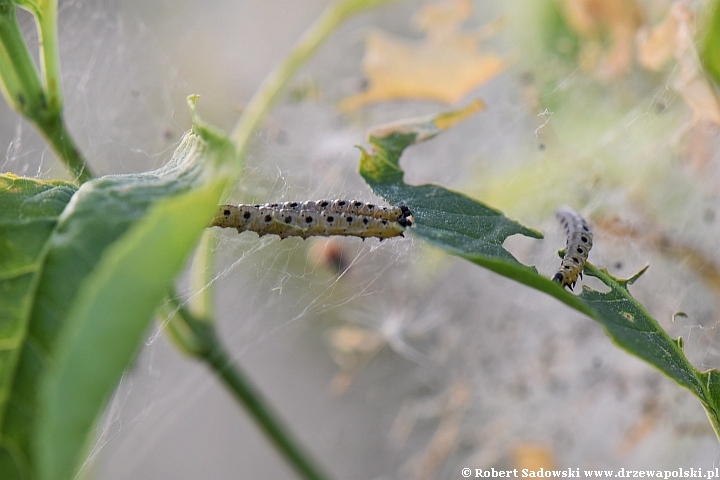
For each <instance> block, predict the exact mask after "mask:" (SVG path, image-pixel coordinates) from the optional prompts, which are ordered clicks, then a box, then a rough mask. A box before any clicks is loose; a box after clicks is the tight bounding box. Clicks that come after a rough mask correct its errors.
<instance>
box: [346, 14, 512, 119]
mask: <svg viewBox="0 0 720 480" xmlns="http://www.w3.org/2000/svg"><path fill="white" fill-rule="evenodd" d="M471 14H472V3H471V2H470V1H469V0H447V1H445V2H443V3H438V4H432V5H428V6H425V7H424V8H422V9H421V10H420V12H419V13H418V16H417V18H416V24H417V27H418V29H419V30H421V31H422V32H424V33H425V35H426V38H425V40H423V41H419V42H418V41H409V40H404V39H400V38H396V37H392V36H390V35H387V34H385V33H381V32H374V33H371V34H370V35H369V36H368V38H367V40H366V46H365V58H364V59H363V71H364V72H365V75H366V76H367V78H368V84H369V86H368V89H367V90H365V91H364V92H361V93H359V94H357V95H354V96H352V97H349V98H347V99H345V100H344V101H342V102H341V103H340V105H339V108H340V110H342V111H350V110H354V109H356V108H359V107H361V106H363V105H366V104H368V103H373V102H382V101H389V100H403V99H428V100H436V101H439V102H444V103H456V102H459V101H460V100H462V98H463V97H465V96H466V95H467V94H468V93H470V92H471V91H472V90H474V89H475V88H477V87H478V86H480V85H482V84H483V83H485V82H487V81H488V80H490V79H491V78H493V77H495V76H496V75H498V74H499V73H500V72H502V71H503V70H504V69H505V68H506V66H507V64H506V62H505V61H504V60H503V59H502V58H500V57H499V56H497V55H495V54H493V53H483V52H481V51H479V47H480V43H481V42H482V41H483V40H484V39H485V38H487V37H489V36H492V35H493V34H495V33H496V32H497V30H498V29H499V28H500V27H501V23H502V22H495V23H493V24H490V25H488V26H485V27H483V28H481V29H480V30H478V31H476V32H471V33H464V32H462V31H461V28H460V26H461V24H462V23H463V22H464V21H465V20H467V19H468V18H469V17H470V16H471Z"/></svg>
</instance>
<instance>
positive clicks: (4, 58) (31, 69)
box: [0, 0, 93, 183]
mask: <svg viewBox="0 0 720 480" xmlns="http://www.w3.org/2000/svg"><path fill="white" fill-rule="evenodd" d="M23 5H24V6H25V8H28V10H30V12H32V13H33V15H35V18H36V19H37V25H38V31H39V36H40V42H41V57H42V65H43V75H44V79H45V89H44V88H43V85H42V83H41V82H40V78H39V77H38V73H37V70H36V68H35V64H34V63H33V60H32V57H31V56H30V52H29V51H28V48H27V44H26V43H25V40H24V38H23V36H22V32H21V31H20V26H19V25H18V22H17V8H16V6H15V4H14V3H13V2H10V1H8V0H0V77H1V78H0V79H1V80H2V85H3V88H2V91H3V94H4V95H5V97H6V99H7V101H8V103H9V104H10V105H11V106H12V107H13V108H14V109H15V110H16V111H17V112H18V113H20V114H21V115H23V116H24V117H25V118H27V119H28V120H30V121H31V122H32V123H33V124H35V126H36V127H37V128H38V129H39V130H40V132H41V133H42V134H43V136H44V137H45V139H46V140H47V141H48V142H49V143H50V145H51V146H52V148H53V150H54V151H55V153H56V154H57V155H58V157H59V158H60V160H61V161H62V162H63V163H65V165H67V166H68V168H69V169H70V171H71V172H72V174H73V175H74V176H75V178H76V180H77V181H78V182H79V183H84V182H86V181H88V180H90V179H91V178H93V174H92V171H91V170H90V168H89V167H88V165H87V163H86V162H85V159H84V158H83V156H82V154H81V153H80V150H79V149H78V147H77V145H75V142H74V141H73V139H72V136H71V135H70V133H69V132H68V130H67V127H66V126H65V122H64V120H63V117H62V102H63V100H62V86H61V82H60V63H59V58H58V50H57V45H58V40H57V0H46V1H44V2H42V5H39V4H34V3H30V2H24V3H23Z"/></svg>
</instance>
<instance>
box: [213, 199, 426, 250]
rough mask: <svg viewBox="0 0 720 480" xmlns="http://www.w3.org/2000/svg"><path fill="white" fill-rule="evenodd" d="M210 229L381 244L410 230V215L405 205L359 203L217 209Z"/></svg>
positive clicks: (321, 203) (301, 203)
mask: <svg viewBox="0 0 720 480" xmlns="http://www.w3.org/2000/svg"><path fill="white" fill-rule="evenodd" d="M210 226H213V227H225V228H236V229H237V231H238V233H241V232H244V231H252V232H255V233H257V234H258V235H260V236H263V235H277V236H279V237H280V238H287V237H302V238H307V237H312V236H323V237H328V236H331V235H348V236H354V237H362V238H371V237H377V238H379V239H381V240H382V239H384V238H391V237H398V236H399V237H402V236H403V232H404V231H405V228H407V227H410V226H412V213H410V210H409V209H408V208H407V207H406V206H405V205H400V206H398V207H383V206H378V205H374V204H372V203H365V202H361V201H358V200H318V201H307V202H284V203H266V204H264V205H244V204H241V205H220V206H219V207H218V213H217V215H216V216H215V218H214V219H213V221H212V223H211V224H210Z"/></svg>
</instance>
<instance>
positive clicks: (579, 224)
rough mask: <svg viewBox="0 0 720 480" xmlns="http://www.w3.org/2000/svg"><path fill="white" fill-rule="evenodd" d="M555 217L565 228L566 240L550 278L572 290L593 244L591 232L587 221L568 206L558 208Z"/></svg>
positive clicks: (580, 275)
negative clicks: (554, 271)
mask: <svg viewBox="0 0 720 480" xmlns="http://www.w3.org/2000/svg"><path fill="white" fill-rule="evenodd" d="M555 217H556V218H557V219H558V221H559V222H560V225H562V226H563V228H564V229H565V234H566V235H567V242H566V244H565V256H564V257H563V259H562V263H561V264H560V268H559V269H558V271H557V273H556V274H555V275H553V277H552V279H553V281H555V282H558V283H560V284H561V285H562V286H563V287H570V290H572V289H573V287H574V286H575V282H577V279H578V277H580V278H582V271H583V268H584V267H585V262H586V261H587V258H588V254H589V253H590V249H591V248H592V245H593V234H592V231H590V225H589V224H588V222H587V221H586V220H585V219H584V218H583V217H581V216H580V214H579V213H577V212H576V211H575V210H573V209H571V208H570V207H562V208H560V209H559V210H558V211H557V212H555Z"/></svg>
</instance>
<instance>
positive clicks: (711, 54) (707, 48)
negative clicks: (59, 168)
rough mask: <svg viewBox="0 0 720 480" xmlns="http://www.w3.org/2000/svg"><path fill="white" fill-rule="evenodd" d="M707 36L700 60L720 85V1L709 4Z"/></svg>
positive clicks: (703, 43) (716, 0) (714, 0)
mask: <svg viewBox="0 0 720 480" xmlns="http://www.w3.org/2000/svg"><path fill="white" fill-rule="evenodd" d="M705 30H706V32H705V38H704V39H703V41H702V47H701V49H700V60H701V61H702V63H703V66H704V67H705V70H706V71H707V73H708V74H709V75H710V77H711V78H712V79H713V80H714V81H715V84H716V85H720V1H718V0H713V1H712V2H710V4H709V14H708V15H707V23H706V26H705Z"/></svg>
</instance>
